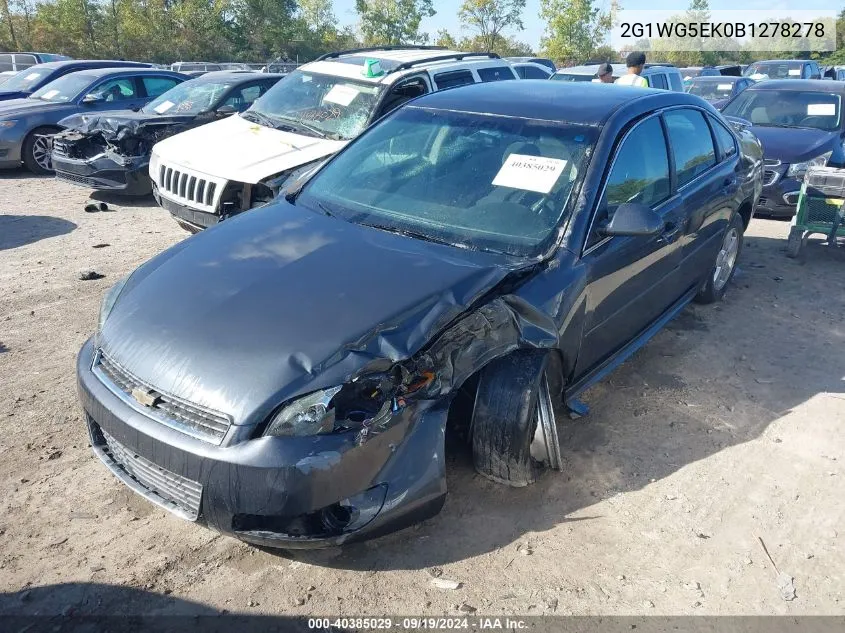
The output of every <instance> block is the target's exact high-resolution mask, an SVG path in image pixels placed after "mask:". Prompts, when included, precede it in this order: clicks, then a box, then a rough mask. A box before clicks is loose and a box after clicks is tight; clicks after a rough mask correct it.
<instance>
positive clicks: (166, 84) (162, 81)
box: [141, 77, 179, 97]
mask: <svg viewBox="0 0 845 633" xmlns="http://www.w3.org/2000/svg"><path fill="white" fill-rule="evenodd" d="M141 81H142V82H143V84H144V90H146V91H147V96H148V97H157V96H159V95H163V94H164V93H165V92H167V91H168V90H170V89H171V88H172V87H173V86H175V85H176V84H178V83H179V82H178V81H176V80H175V79H173V78H172V77H142V78H141Z"/></svg>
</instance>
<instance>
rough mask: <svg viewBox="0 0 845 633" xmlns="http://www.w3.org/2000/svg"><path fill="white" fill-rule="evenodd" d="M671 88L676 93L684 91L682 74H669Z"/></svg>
mask: <svg viewBox="0 0 845 633" xmlns="http://www.w3.org/2000/svg"><path fill="white" fill-rule="evenodd" d="M669 87H670V88H671V89H672V90H674V91H675V92H683V91H684V80H683V79H681V73H669Z"/></svg>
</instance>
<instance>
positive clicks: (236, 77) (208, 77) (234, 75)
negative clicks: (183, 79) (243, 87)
mask: <svg viewBox="0 0 845 633" xmlns="http://www.w3.org/2000/svg"><path fill="white" fill-rule="evenodd" d="M285 76H286V75H284V74H283V73H259V72H250V73H245V72H241V73H239V72H233V71H231V70H214V71H212V72H209V73H205V74H204V75H200V76H199V77H194V78H193V79H192V80H191V82H192V83H194V84H201V83H214V82H218V81H230V82H236V83H247V82H249V81H255V80H257V79H267V78H269V79H281V78H282V77H285Z"/></svg>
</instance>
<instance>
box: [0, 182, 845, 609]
mask: <svg viewBox="0 0 845 633" xmlns="http://www.w3.org/2000/svg"><path fill="white" fill-rule="evenodd" d="M87 194H88V192H87V191H85V190H83V189H79V188H75V187H72V186H69V185H64V184H61V183H58V182H56V181H54V180H52V179H49V178H34V177H30V176H28V175H26V174H24V173H23V172H19V171H15V172H7V173H4V174H0V421H2V429H3V441H2V442H0V503H2V511H0V542H2V548H0V592H2V598H0V614H10V613H17V614H26V613H28V614H32V613H42V614H59V613H65V614H67V613H219V612H220V611H222V610H228V611H231V612H249V613H287V614H298V615H305V614H308V615H312V614H339V613H340V614H345V615H351V614H371V615H379V614H384V613H393V614H420V613H424V614H430V615H435V614H453V615H454V614H460V613H461V612H460V611H459V610H458V608H459V607H460V606H461V605H469V606H468V607H464V609H465V610H468V609H469V607H473V608H475V609H477V610H478V611H477V613H478V614H479V615H488V614H489V615H501V614H521V615H530V614H547V613H556V614H579V615H596V614H636V615H650V614H791V615H798V614H811V613H812V614H838V615H842V614H845V595H843V591H844V590H845V548H843V539H845V504H843V494H842V488H843V480H845V469H843V465H845V394H843V391H845V382H843V380H845V355H843V349H845V347H844V346H843V343H845V292H843V290H845V253H844V252H843V251H842V249H840V250H839V251H832V250H831V249H828V248H823V247H821V246H819V245H814V246H813V247H812V248H810V252H809V253H808V256H807V261H806V263H804V264H800V263H797V262H795V261H792V260H788V259H786V257H785V255H784V252H783V249H784V245H785V243H786V241H785V239H786V234H787V232H788V228H789V226H788V224H786V223H783V222H773V221H767V220H754V221H753V222H752V225H751V228H750V230H749V233H748V235H747V237H746V249H745V251H744V253H743V259H742V262H741V269H740V271H739V274H738V276H737V279H736V282H735V284H734V286H733V288H732V289H731V290H730V292H729V294H728V296H727V298H726V300H725V301H724V302H723V303H722V304H720V305H716V306H707V307H702V306H692V307H690V308H688V309H687V310H686V311H685V312H684V313H683V314H682V315H681V316H680V317H679V318H677V319H676V320H675V321H674V322H673V323H672V324H670V326H669V327H668V328H666V329H665V330H664V331H663V332H661V333H660V334H659V335H658V336H657V337H656V338H655V339H654V340H653V341H651V342H650V343H649V344H648V345H647V346H646V347H645V348H644V349H643V350H641V351H640V352H639V353H638V354H637V355H636V356H635V357H634V358H633V359H631V360H630V361H629V362H627V363H626V364H624V365H623V366H622V367H621V368H620V369H619V370H617V371H616V372H615V373H613V374H612V375H611V376H610V377H609V378H608V379H606V380H605V381H604V382H602V383H601V384H599V385H598V386H596V387H595V388H593V389H592V390H591V391H590V392H588V394H587V397H586V398H585V399H586V400H587V402H588V403H589V404H590V405H591V407H592V412H591V414H590V415H589V416H588V417H587V418H584V419H581V420H577V421H566V422H564V423H562V425H561V428H560V433H561V440H562V444H563V450H564V458H565V462H566V467H565V471H564V472H563V473H557V474H546V475H545V476H543V477H542V478H541V480H540V481H539V482H538V483H537V484H535V485H534V486H530V487H528V488H526V489H506V488H503V487H500V486H497V485H495V484H492V483H490V482H488V481H486V480H484V479H481V478H480V477H478V476H476V475H475V473H474V471H473V469H472V465H471V460H470V458H469V456H468V455H467V454H466V451H465V450H461V449H455V450H452V451H451V453H450V455H449V469H448V484H449V489H450V494H449V498H448V500H447V502H446V506H445V508H444V509H443V512H442V513H441V514H440V515H439V516H437V517H435V518H433V519H431V520H429V521H427V522H425V523H424V524H422V525H420V526H417V527H416V528H411V529H408V530H404V531H402V532H399V533H397V534H394V535H391V536H388V537H385V538H382V539H379V540H375V541H371V542H368V543H364V544H360V545H353V546H350V547H348V548H346V549H343V550H339V549H335V550H327V551H322V552H312V553H303V552H268V551H263V550H259V549H256V548H253V547H250V546H247V545H245V544H242V543H239V542H238V541H236V540H233V539H230V538H228V537H224V536H220V535H218V534H215V533H214V532H211V531H208V530H206V529H203V528H201V527H198V526H196V525H192V524H190V523H186V522H183V521H181V520H180V519H178V518H176V517H174V516H171V515H169V514H168V513H166V512H164V511H162V510H159V509H157V508H156V507H154V506H152V505H151V504H149V503H147V502H146V501H144V500H143V499H141V498H139V497H137V496H136V495H134V494H132V493H130V492H129V491H128V490H127V489H126V488H125V487H124V486H123V485H121V484H120V483H119V482H118V481H117V480H116V479H115V478H114V477H113V476H112V475H111V474H109V473H108V472H107V471H106V469H105V468H104V467H103V466H102V465H101V464H100V463H99V462H98V460H97V459H96V458H95V457H94V456H93V454H92V452H91V449H90V448H89V446H88V440H87V435H86V432H85V429H84V427H83V424H82V421H81V419H80V410H79V408H78V404H77V396H76V385H75V379H74V361H75V356H76V353H77V351H78V350H79V348H80V346H81V345H82V343H83V341H84V340H85V339H86V338H87V337H88V336H89V334H90V333H91V332H92V331H93V330H94V328H95V326H96V320H97V312H98V306H99V303H100V299H101V297H102V295H103V293H104V292H105V290H106V288H108V286H109V285H111V284H112V283H114V282H115V281H116V280H117V279H119V278H120V277H121V276H123V275H125V274H127V273H128V272H130V271H131V270H132V269H133V268H134V267H135V266H137V265H138V264H140V263H141V262H143V261H144V260H146V259H147V258H149V257H151V256H152V255H154V254H155V253H158V252H159V251H161V250H162V249H164V248H166V247H168V246H170V245H171V244H173V243H175V242H177V241H179V240H182V239H185V237H186V234H185V233H184V232H182V231H181V230H180V229H179V228H178V227H177V226H176V224H175V223H174V222H173V221H172V220H171V219H170V218H169V217H168V215H167V213H166V212H164V211H163V210H161V209H159V208H157V207H156V206H155V205H154V203H153V202H152V200H140V201H135V202H132V203H131V204H126V202H125V201H124V202H123V203H122V204H121V203H120V201H119V200H117V201H115V200H110V202H117V203H118V204H113V205H112V206H111V210H110V211H108V212H99V213H86V212H84V211H83V206H84V203H85V201H86V199H87V197H88V195H87ZM86 270H94V271H96V272H97V273H99V274H101V275H103V277H102V278H101V279H95V280H89V281H82V280H80V278H79V273H80V272H81V271H86ZM761 539H762V542H764V543H765V545H766V547H767V549H768V552H769V554H770V555H771V559H772V560H773V561H774V564H776V566H777V569H776V568H775V567H774V565H773V563H772V561H771V560H770V559H769V558H768V557H767V555H766V554H765V553H764V550H763V548H762V546H761ZM778 572H780V573H781V574H786V575H787V576H789V577H792V578H793V579H794V580H793V586H794V589H795V597H794V599H791V600H786V599H784V597H783V596H782V591H781V589H779V586H778V584H779V583H778ZM436 575H439V576H440V577H441V578H445V579H453V580H456V581H459V582H460V583H462V584H461V586H460V588H459V589H457V590H446V589H439V588H437V587H435V586H433V584H432V577H433V576H436ZM786 593H787V594H789V593H790V591H789V588H787V591H786ZM786 597H791V596H790V595H787V596H786Z"/></svg>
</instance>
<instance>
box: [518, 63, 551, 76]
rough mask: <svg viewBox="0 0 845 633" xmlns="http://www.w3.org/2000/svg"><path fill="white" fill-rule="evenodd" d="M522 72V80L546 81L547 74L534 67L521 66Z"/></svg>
mask: <svg viewBox="0 0 845 633" xmlns="http://www.w3.org/2000/svg"><path fill="white" fill-rule="evenodd" d="M522 71H523V73H524V75H522V78H523V79H548V78H549V73H544V72H543V71H542V70H540V69H539V68H537V67H536V66H523V68H522Z"/></svg>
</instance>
